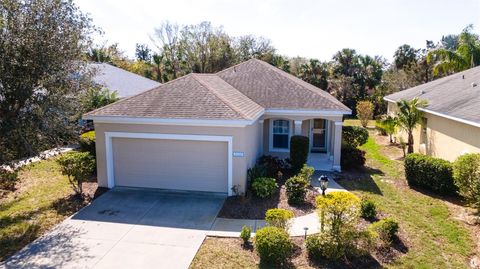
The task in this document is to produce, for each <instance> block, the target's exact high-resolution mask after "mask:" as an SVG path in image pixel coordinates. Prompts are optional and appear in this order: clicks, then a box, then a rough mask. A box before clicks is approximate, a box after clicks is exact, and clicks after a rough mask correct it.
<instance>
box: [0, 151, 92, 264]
mask: <svg viewBox="0 0 480 269" xmlns="http://www.w3.org/2000/svg"><path fill="white" fill-rule="evenodd" d="M91 185H95V186H88V187H87V191H89V192H92V191H93V192H94V191H95V190H94V189H95V188H96V184H91ZM84 186H85V185H84ZM92 189H93V190H92ZM86 203H87V202H86V201H84V200H82V199H78V198H76V197H75V196H73V191H72V188H71V186H70V184H69V182H68V179H67V178H66V177H65V176H63V175H62V174H61V173H60V170H59V166H58V164H57V163H56V162H55V160H54V159H50V160H45V161H41V162H38V163H33V164H30V165H28V166H25V167H23V168H22V169H21V171H20V172H19V182H18V183H17V190H16V191H14V192H11V193H9V194H8V195H7V196H6V197H4V198H2V199H1V200H0V260H4V259H5V258H6V257H8V256H9V255H11V254H13V253H15V252H16V251H18V250H20V249H21V248H23V247H24V246H25V245H27V244H28V243H30V242H32V241H33V240H35V239H36V238H38V237H39V236H41V235H42V234H44V233H45V232H46V231H48V230H49V229H51V228H52V227H53V226H54V225H55V224H57V223H59V222H60V221H62V220H64V219H65V218H66V217H68V216H70V215H71V214H73V213H75V212H76V211H77V210H78V209H80V208H81V207H83V206H84V205H85V204H86Z"/></svg>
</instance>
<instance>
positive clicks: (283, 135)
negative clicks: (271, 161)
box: [271, 120, 290, 150]
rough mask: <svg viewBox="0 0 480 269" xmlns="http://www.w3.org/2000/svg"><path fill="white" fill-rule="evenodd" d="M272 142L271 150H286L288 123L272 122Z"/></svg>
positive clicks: (287, 144)
mask: <svg viewBox="0 0 480 269" xmlns="http://www.w3.org/2000/svg"><path fill="white" fill-rule="evenodd" d="M271 131H272V141H271V143H272V144H271V145H272V148H273V149H283V150H288V148H289V140H290V121H289V120H273V122H272V130H271Z"/></svg>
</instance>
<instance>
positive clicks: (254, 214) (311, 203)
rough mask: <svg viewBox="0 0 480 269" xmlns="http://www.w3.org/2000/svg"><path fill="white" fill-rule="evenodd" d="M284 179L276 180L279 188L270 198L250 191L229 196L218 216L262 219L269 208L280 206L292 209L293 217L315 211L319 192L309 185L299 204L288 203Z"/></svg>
mask: <svg viewBox="0 0 480 269" xmlns="http://www.w3.org/2000/svg"><path fill="white" fill-rule="evenodd" d="M284 183H285V182H284V181H280V182H278V185H279V187H280V188H279V189H280V191H278V192H277V193H276V194H275V195H273V196H272V197H270V198H259V197H257V196H256V195H254V194H253V193H252V192H251V191H248V192H247V194H246V195H245V196H230V197H228V198H227V200H226V201H225V203H224V204H223V207H222V209H221V210H220V213H219V214H218V217H220V218H230V219H264V218H265V212H266V211H267V210H268V209H271V208H282V209H288V210H291V211H293V213H294V214H295V217H299V216H304V215H307V214H310V213H312V212H314V211H315V197H316V196H318V195H319V193H318V192H317V191H316V190H315V189H314V188H313V187H310V188H309V189H308V191H307V195H306V197H305V203H304V204H301V205H289V204H288V201H287V193H286V190H285V186H284Z"/></svg>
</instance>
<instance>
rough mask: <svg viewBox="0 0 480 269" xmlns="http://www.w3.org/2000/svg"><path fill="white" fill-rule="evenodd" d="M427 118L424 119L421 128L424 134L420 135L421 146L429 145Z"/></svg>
mask: <svg viewBox="0 0 480 269" xmlns="http://www.w3.org/2000/svg"><path fill="white" fill-rule="evenodd" d="M427 124H428V121H427V118H422V121H421V127H422V132H421V133H420V144H427Z"/></svg>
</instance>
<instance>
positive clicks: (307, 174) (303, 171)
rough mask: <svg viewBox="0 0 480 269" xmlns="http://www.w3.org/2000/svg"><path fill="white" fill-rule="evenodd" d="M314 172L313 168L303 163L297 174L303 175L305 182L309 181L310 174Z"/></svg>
mask: <svg viewBox="0 0 480 269" xmlns="http://www.w3.org/2000/svg"><path fill="white" fill-rule="evenodd" d="M314 172H315V168H313V167H311V166H308V165H306V164H305V165H303V167H302V169H301V170H300V172H299V173H298V175H299V176H301V177H303V178H304V179H305V180H306V181H307V182H309V183H310V179H311V178H312V175H313V173H314Z"/></svg>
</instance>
